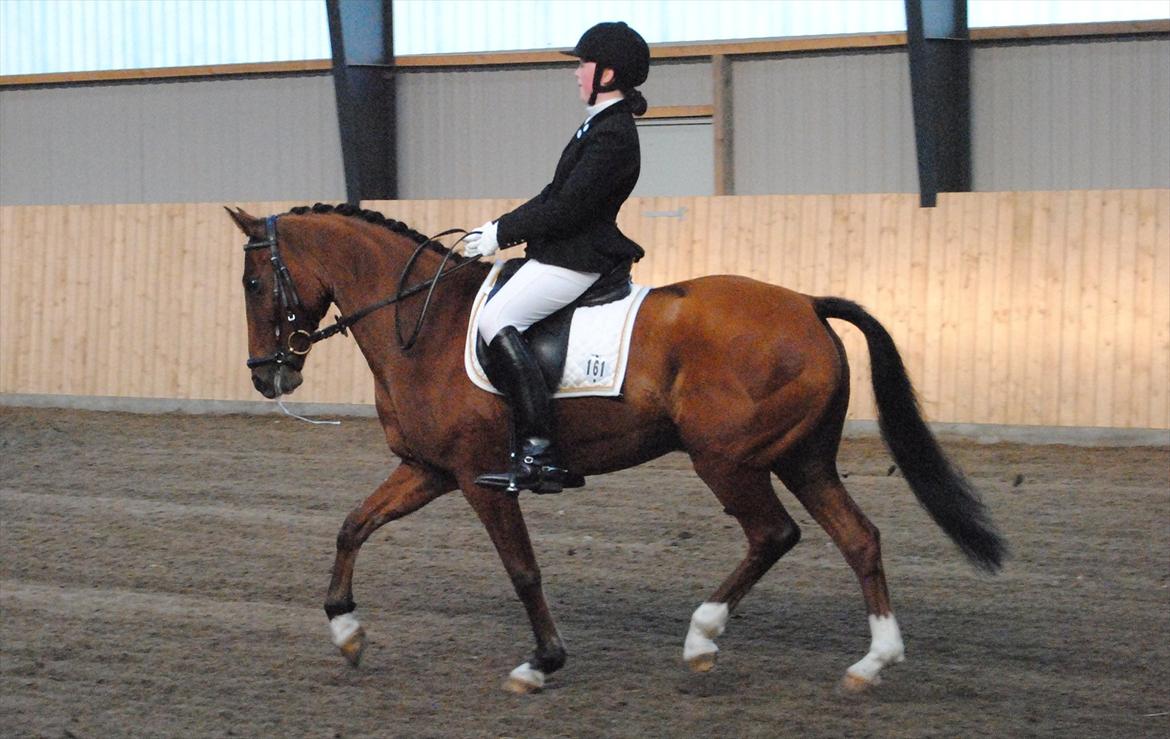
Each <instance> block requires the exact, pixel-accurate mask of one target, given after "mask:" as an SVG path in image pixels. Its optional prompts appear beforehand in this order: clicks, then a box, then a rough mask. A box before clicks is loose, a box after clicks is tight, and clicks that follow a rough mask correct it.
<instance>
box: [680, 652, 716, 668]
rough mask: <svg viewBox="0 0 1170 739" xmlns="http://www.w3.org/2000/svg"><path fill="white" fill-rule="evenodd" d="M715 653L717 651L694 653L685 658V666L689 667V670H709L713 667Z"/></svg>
mask: <svg viewBox="0 0 1170 739" xmlns="http://www.w3.org/2000/svg"><path fill="white" fill-rule="evenodd" d="M717 654H719V653H718V652H707V653H706V654H696V655H695V656H694V657H691V658H690V659H688V660H687V667H689V668H691V672H710V671H711V670H713V669H715V655H717Z"/></svg>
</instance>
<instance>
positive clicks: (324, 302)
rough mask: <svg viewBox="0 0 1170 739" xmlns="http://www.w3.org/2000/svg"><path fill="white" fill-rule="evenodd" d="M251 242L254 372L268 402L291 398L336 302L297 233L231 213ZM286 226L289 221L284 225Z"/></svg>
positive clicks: (247, 252)
mask: <svg viewBox="0 0 1170 739" xmlns="http://www.w3.org/2000/svg"><path fill="white" fill-rule="evenodd" d="M227 212H228V215H230V216H231V218H232V221H233V222H235V224H236V226H238V227H239V229H240V231H242V232H243V233H244V235H245V236H247V237H248V243H246V244H245V245H244V304H245V308H246V310H247V316H248V355H249V358H248V367H249V368H250V369H251V370H252V384H253V385H254V386H255V387H256V389H257V390H259V391H260V393H261V394H263V395H264V397H266V398H276V397H278V396H280V395H284V394H286V393H291V392H292V391H293V390H295V389H296V388H297V387H298V386H299V385H300V384H301V382H302V380H303V378H302V376H301V371H302V369H303V368H304V365H305V356H306V355H307V354H308V352H309V349H310V347H311V343H310V342H309V341H308V340H307V339H308V335H309V334H311V333H312V332H313V331H314V330H315V329H316V328H317V324H318V323H320V321H321V318H322V317H323V316H324V315H325V311H326V310H327V309H328V308H329V302H330V300H331V298H330V296H329V294H328V291H327V290H326V289H325V288H324V286H323V284H322V283H321V281H320V280H319V279H318V278H317V277H316V276H315V275H313V274H311V273H310V272H309V271H308V268H307V266H306V264H305V260H304V259H303V258H302V256H303V247H304V245H303V244H301V243H299V242H298V240H297V238H296V237H295V235H294V233H293V232H294V231H295V229H292V228H282V229H280V231H279V235H278V228H277V226H278V218H277V217H276V216H269V217H268V218H255V217H253V216H251V215H249V214H247V213H245V212H244V211H243V210H241V209H239V208H237V209H236V210H234V211H233V210H231V209H230V208H229V209H227ZM280 224H281V225H282V226H283V225H284V221H283V220H282V221H280Z"/></svg>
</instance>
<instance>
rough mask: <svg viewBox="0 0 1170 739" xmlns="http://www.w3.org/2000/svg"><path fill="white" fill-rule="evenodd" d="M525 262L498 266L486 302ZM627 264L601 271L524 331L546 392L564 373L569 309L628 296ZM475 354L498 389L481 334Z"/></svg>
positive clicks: (510, 262)
mask: <svg viewBox="0 0 1170 739" xmlns="http://www.w3.org/2000/svg"><path fill="white" fill-rule="evenodd" d="M526 261H528V260H527V259H509V260H508V261H506V262H504V266H503V267H501V268H500V274H499V276H498V277H497V278H496V284H495V285H493V286H492V291H491V293H489V294H488V301H489V302H490V301H491V299H492V298H493V297H495V294H496V293H497V292H499V290H500V288H501V287H503V286H504V284H505V283H507V281H508V280H510V279H512V276H513V275H515V274H516V272H517V271H518V270H519V269H520V268H521V267H522V266H524V263H525V262H526ZM630 265H631V262H629V261H625V262H622V263H621V264H619V265H618V266H617V267H615V268H614V269H612V270H610V271H609V272H607V273H606V274H603V275H602V276H601V277H599V278H598V279H597V282H595V283H593V284H592V285H590V286H589V289H588V290H586V291H585V292H584V293H583V294H582V295H581V297H579V298H577V299H576V300H575V301H573V302H572V303H570V304H568V305H566V306H565V307H564V308H561V309H560V310H559V311H557V312H556V313H553V314H552V315H550V316H549V317H548V318H544V319H542V320H541V321H539V322H538V323H536V324H533V326H532V327H531V328H529V329H528V330H527V331H525V332H524V334H523V336H524V341H525V342H526V343H527V344H528V347H529V348H530V349H531V350H532V353H533V355H535V356H536V361H537V363H538V364H539V365H540V371H541V373H542V374H543V375H544V382H545V385H547V386H548V389H549V392H554V391H555V390H556V389H557V386H558V385H560V384H561V376H562V375H563V374H564V372H565V358H566V355H567V353H568V350H569V327H570V326H571V325H572V323H573V311H574V310H576V309H577V308H587V307H589V306H593V305H605V304H606V303H612V302H614V301H615V300H621V299H623V298H625V297H626V296H628V295H629V294H630V291H631V290H632V289H633V281H632V280H631V279H630ZM475 353H476V356H477V357H478V359H479V364H480V366H482V367H483V370H484V372H485V373H487V376H488V379H489V380H491V383H492V384H493V385H495V386H496V387H497V388H499V387H500V382H499V380H498V379H497V374H496V373H495V372H493V370H492V366H491V359H490V352H488V350H487V342H485V341H484V340H483V337H482V336H476V341H475Z"/></svg>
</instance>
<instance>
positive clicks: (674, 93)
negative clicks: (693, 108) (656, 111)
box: [639, 60, 714, 106]
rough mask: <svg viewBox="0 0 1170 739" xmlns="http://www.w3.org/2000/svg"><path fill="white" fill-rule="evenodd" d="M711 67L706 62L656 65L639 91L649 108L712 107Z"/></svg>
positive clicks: (651, 68)
mask: <svg viewBox="0 0 1170 739" xmlns="http://www.w3.org/2000/svg"><path fill="white" fill-rule="evenodd" d="M712 87H713V81H712V77H711V64H710V62H707V61H705V60H704V61H697V62H675V63H671V64H661V63H658V64H654V65H652V66H651V67H650V77H649V78H648V79H647V80H646V84H644V85H642V87H640V88H639V89H640V90H641V91H642V93H643V94H644V95H645V96H646V101H647V102H648V103H649V104H650V105H652V106H653V105H710V103H711V99H712V98H713V97H714V93H713V90H712Z"/></svg>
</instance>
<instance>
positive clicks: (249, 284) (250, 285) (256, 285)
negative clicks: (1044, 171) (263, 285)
mask: <svg viewBox="0 0 1170 739" xmlns="http://www.w3.org/2000/svg"><path fill="white" fill-rule="evenodd" d="M244 289H245V290H247V291H248V292H250V293H252V294H253V295H255V294H256V293H258V292H260V280H258V279H257V278H255V277H245V278H244Z"/></svg>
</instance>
